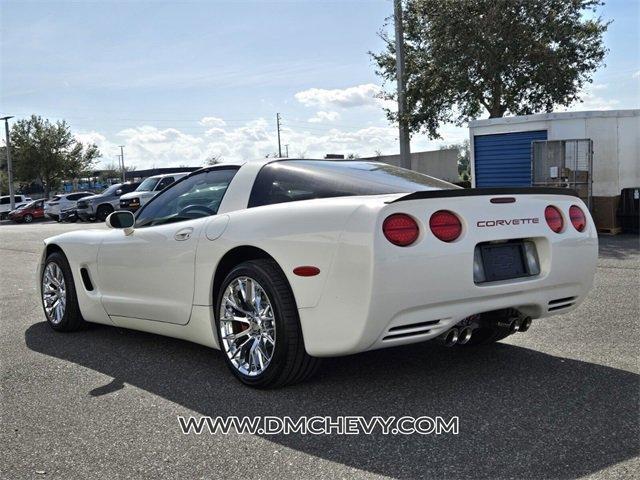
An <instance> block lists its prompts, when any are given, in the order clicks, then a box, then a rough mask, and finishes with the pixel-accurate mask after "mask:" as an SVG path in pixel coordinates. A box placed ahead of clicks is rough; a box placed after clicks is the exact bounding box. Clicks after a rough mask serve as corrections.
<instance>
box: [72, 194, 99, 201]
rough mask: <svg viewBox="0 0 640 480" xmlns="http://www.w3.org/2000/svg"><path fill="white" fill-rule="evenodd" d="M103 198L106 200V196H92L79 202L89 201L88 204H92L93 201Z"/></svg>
mask: <svg viewBox="0 0 640 480" xmlns="http://www.w3.org/2000/svg"><path fill="white" fill-rule="evenodd" d="M102 198H106V197H105V196H104V195H102V194H99V195H91V196H89V197H82V198H81V199H80V200H78V201H79V202H82V201H87V202H91V201H93V200H100V199H102Z"/></svg>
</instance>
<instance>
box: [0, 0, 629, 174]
mask: <svg viewBox="0 0 640 480" xmlns="http://www.w3.org/2000/svg"><path fill="white" fill-rule="evenodd" d="M392 10H393V3H392V1H391V0H360V1H357V0H341V1H322V0H315V1H304V0H297V1H293V0H291V1H271V0H263V1H243V0H235V1H213V0H209V1H190V2H183V1H171V2H142V1H133V0H130V1H101V2H97V1H96V2H94V1H85V2H68V1H45V2H31V1H26V0H20V1H12V0H2V1H1V2H0V27H1V33H0V42H1V43H0V56H1V60H0V61H1V62H2V63H1V70H0V74H1V77H0V113H2V114H3V115H15V116H16V117H18V118H20V117H25V116H28V115H30V114H32V113H35V114H38V115H42V116H44V117H47V118H50V119H66V120H67V121H68V122H69V123H70V125H71V126H72V128H73V131H74V132H75V133H76V135H77V137H78V138H79V139H81V140H83V141H93V142H96V143H97V144H98V145H99V146H100V148H101V151H102V154H103V160H102V163H103V164H108V163H113V162H115V160H116V155H117V154H118V153H119V152H118V150H119V149H118V148H117V146H118V145H125V159H126V160H127V164H130V165H135V166H136V167H137V168H146V167H151V166H157V167H160V166H179V165H201V164H203V162H204V160H205V159H206V158H207V157H209V156H212V155H220V156H222V158H223V159H225V160H235V159H251V158H255V157H263V156H265V155H266V154H269V153H273V152H276V151H277V140H276V127H275V115H276V112H280V114H281V115H282V119H283V131H282V143H283V145H284V144H288V145H289V154H290V156H292V157H293V156H299V155H304V156H306V157H307V158H310V157H322V156H324V155H325V154H326V153H345V154H348V153H357V154H359V155H361V156H367V155H373V154H374V153H375V152H376V151H381V152H382V153H384V154H393V153H397V151H398V147H397V133H396V129H395V127H393V126H390V125H389V124H388V123H387V121H386V119H385V116H384V113H383V111H382V106H381V102H380V101H379V100H377V99H376V98H375V95H376V93H377V92H378V91H379V89H380V86H381V82H380V79H379V78H377V77H376V75H375V74H374V68H373V65H372V63H371V60H370V58H369V56H368V55H367V51H369V50H374V51H379V50H380V49H381V48H382V43H381V41H380V39H379V38H378V37H377V31H378V30H379V29H380V27H381V26H382V25H383V23H384V19H385V17H387V16H388V15H390V14H391V13H392ZM601 14H602V15H603V16H604V17H605V18H607V19H611V20H613V21H614V23H613V24H612V25H611V27H610V30H609V32H608V34H607V37H606V42H607V46H608V47H609V48H610V49H611V52H610V54H609V56H608V57H607V60H606V63H607V65H606V67H604V68H602V69H601V70H600V71H599V72H598V73H597V74H596V76H595V80H594V84H593V85H592V86H591V87H590V88H589V89H588V91H586V92H585V94H584V103H583V104H578V105H576V106H575V107H573V108H572V109H573V110H593V109H610V108H638V107H639V106H640V92H639V89H638V85H639V84H640V59H639V57H640V52H639V42H640V38H639V34H638V22H639V20H640V1H638V0H607V5H606V6H605V7H604V8H603V9H601ZM441 134H442V135H443V136H444V140H443V141H439V142H435V141H429V140H428V139H426V138H424V137H421V136H416V137H414V138H413V139H412V149H413V150H414V151H418V150H428V149H434V148H438V147H439V145H440V144H442V143H454V142H458V141H461V140H462V139H464V138H465V137H466V136H467V132H466V130H465V129H464V128H458V127H455V126H451V125H445V126H443V127H442V129H441Z"/></svg>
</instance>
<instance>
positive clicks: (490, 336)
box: [458, 327, 511, 347]
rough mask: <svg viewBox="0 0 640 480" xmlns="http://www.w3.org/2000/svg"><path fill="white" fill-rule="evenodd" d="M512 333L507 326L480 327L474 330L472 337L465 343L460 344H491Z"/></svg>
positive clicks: (472, 345) (471, 345)
mask: <svg viewBox="0 0 640 480" xmlns="http://www.w3.org/2000/svg"><path fill="white" fill-rule="evenodd" d="M509 335H511V333H510V332H509V330H507V329H506V328H492V327H479V328H476V329H475V330H474V331H473V335H471V339H469V341H468V342H467V343H465V344H462V345H460V344H458V345H459V346H461V347H477V346H479V345H490V344H492V343H496V342H499V341H500V340H504V339H505V338H507V337H508V336H509Z"/></svg>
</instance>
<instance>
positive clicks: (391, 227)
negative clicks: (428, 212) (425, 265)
mask: <svg viewBox="0 0 640 480" xmlns="http://www.w3.org/2000/svg"><path fill="white" fill-rule="evenodd" d="M382 233H384V236H385V237H386V239H387V240H389V241H390V242H391V243H393V244H394V245H398V246H399V247H407V246H409V245H411V244H412V243H413V242H415V241H416V240H417V239H418V235H419V234H420V229H419V228H418V224H417V222H416V221H415V220H414V219H413V218H411V217H410V216H409V215H407V214H405V213H394V214H393V215H389V216H388V217H387V218H385V220H384V222H383V223H382Z"/></svg>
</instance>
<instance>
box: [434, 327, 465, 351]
mask: <svg viewBox="0 0 640 480" xmlns="http://www.w3.org/2000/svg"><path fill="white" fill-rule="evenodd" d="M472 335H473V329H472V328H471V327H463V328H457V327H453V328H451V329H449V330H447V331H446V332H445V333H443V334H442V335H440V336H439V337H438V340H439V341H440V343H441V344H442V345H444V346H445V347H453V346H454V345H464V344H465V343H468V342H469V340H471V336H472Z"/></svg>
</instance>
